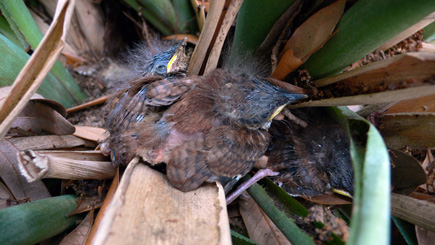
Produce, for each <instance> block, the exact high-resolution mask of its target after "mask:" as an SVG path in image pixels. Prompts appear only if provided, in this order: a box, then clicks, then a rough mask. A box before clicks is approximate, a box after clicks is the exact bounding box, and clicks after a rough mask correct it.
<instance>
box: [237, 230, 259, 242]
mask: <svg viewBox="0 0 435 245" xmlns="http://www.w3.org/2000/svg"><path fill="white" fill-rule="evenodd" d="M231 240H232V242H233V244H234V245H254V244H257V243H256V242H254V241H252V240H251V239H249V238H247V237H245V236H243V235H241V234H239V233H237V232H235V231H233V230H231Z"/></svg>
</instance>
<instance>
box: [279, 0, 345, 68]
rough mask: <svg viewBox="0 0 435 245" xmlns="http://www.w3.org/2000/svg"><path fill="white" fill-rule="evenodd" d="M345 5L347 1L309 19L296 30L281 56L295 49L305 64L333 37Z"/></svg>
mask: <svg viewBox="0 0 435 245" xmlns="http://www.w3.org/2000/svg"><path fill="white" fill-rule="evenodd" d="M345 4H346V1H345V0H339V1H336V2H335V3H333V4H331V5H329V6H327V7H325V8H323V9H321V10H319V11H318V12H317V13H315V14H314V15H312V16H311V17H310V18H308V19H307V20H306V21H305V22H304V23H302V25H301V26H299V27H298V29H296V31H295V32H294V34H293V35H292V37H291V38H290V39H289V40H288V42H287V44H286V45H285V47H284V49H283V51H282V52H281V55H280V56H283V55H284V52H286V51H287V50H289V49H293V50H294V55H295V56H296V57H298V58H300V59H301V60H303V61H304V62H305V61H306V60H307V59H308V57H309V55H310V54H312V53H314V52H315V51H316V50H318V49H319V48H321V47H322V45H323V44H324V43H325V42H326V41H327V40H328V39H329V38H330V37H331V34H332V31H333V30H334V28H335V26H336V25H337V23H338V21H339V20H340V18H341V15H342V14H343V11H344V5H345Z"/></svg>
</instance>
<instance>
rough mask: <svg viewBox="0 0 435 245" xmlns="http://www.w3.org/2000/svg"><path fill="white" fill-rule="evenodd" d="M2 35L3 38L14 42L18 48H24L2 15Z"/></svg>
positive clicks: (0, 20) (0, 28)
mask: <svg viewBox="0 0 435 245" xmlns="http://www.w3.org/2000/svg"><path fill="white" fill-rule="evenodd" d="M0 33H1V34H3V36H5V37H6V38H7V39H9V40H10V41H12V42H13V43H14V44H15V45H17V46H18V47H22V45H21V43H20V41H19V40H18V39H17V37H16V36H15V33H14V32H13V31H12V29H11V28H10V26H9V23H8V21H7V20H6V19H5V18H4V17H3V16H1V15H0ZM23 50H24V48H23Z"/></svg>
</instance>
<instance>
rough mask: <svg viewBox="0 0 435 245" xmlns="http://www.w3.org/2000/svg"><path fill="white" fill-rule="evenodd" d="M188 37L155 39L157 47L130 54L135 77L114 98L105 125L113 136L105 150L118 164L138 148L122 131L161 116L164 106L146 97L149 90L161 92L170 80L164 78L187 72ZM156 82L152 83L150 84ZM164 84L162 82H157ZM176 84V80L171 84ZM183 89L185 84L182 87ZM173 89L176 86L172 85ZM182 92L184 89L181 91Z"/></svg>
mask: <svg viewBox="0 0 435 245" xmlns="http://www.w3.org/2000/svg"><path fill="white" fill-rule="evenodd" d="M185 48H186V39H183V40H182V41H181V42H179V43H177V44H175V45H172V46H169V47H168V46H165V45H163V44H162V43H157V42H156V43H155V44H154V48H151V47H146V48H144V47H138V48H136V49H134V50H132V51H130V54H129V55H128V59H129V61H128V66H129V70H130V71H131V73H133V75H131V74H129V75H130V76H132V77H133V80H132V81H130V82H129V84H130V85H129V88H128V90H127V91H123V92H122V93H120V94H118V95H117V97H116V98H115V101H116V102H115V103H114V104H113V105H112V107H113V108H112V109H111V111H110V113H109V115H108V117H107V120H106V128H107V129H108V130H109V132H110V137H109V138H108V139H107V140H106V141H105V142H104V143H103V144H102V147H101V148H102V151H103V152H104V153H106V154H110V155H111V157H112V162H113V164H114V165H115V166H118V165H119V164H127V163H128V162H129V161H130V160H131V159H132V158H133V157H134V151H135V148H132V149H130V148H129V146H128V145H126V144H125V143H124V142H122V140H120V138H121V135H122V134H123V133H124V132H125V131H126V130H129V129H131V130H134V128H135V127H137V123H138V122H140V121H141V120H144V119H146V120H148V121H157V120H159V119H160V117H161V113H160V111H161V109H159V108H156V107H154V106H152V105H151V104H150V103H148V101H147V99H148V98H147V94H155V93H160V92H161V91H155V89H156V87H157V89H160V88H161V87H162V86H163V87H164V84H165V83H167V82H168V80H165V78H181V77H185V76H186V69H187V62H188V60H187V57H186V55H185ZM150 84H153V86H152V87H150V86H149V85H150ZM157 84H161V85H162V86H156V85H157ZM171 85H172V87H176V84H175V85H174V84H171ZM180 89H181V90H183V89H185V88H180ZM172 90H174V88H172ZM178 92H179V93H180V94H181V93H182V92H183V91H178Z"/></svg>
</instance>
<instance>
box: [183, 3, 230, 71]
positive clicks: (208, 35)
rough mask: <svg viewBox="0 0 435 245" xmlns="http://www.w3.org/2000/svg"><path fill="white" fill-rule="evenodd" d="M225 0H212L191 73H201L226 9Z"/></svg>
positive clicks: (191, 60) (190, 65)
mask: <svg viewBox="0 0 435 245" xmlns="http://www.w3.org/2000/svg"><path fill="white" fill-rule="evenodd" d="M224 5H225V1H211V2H210V9H209V12H208V14H207V18H206V20H205V24H204V28H203V30H202V31H201V35H200V36H199V41H198V45H196V47H195V50H194V51H193V54H192V58H191V59H190V63H189V70H188V72H189V75H199V73H200V71H201V68H202V66H203V64H204V63H205V62H206V60H205V59H206V58H207V57H206V56H207V51H208V50H209V48H210V46H211V42H212V39H213V37H214V36H215V32H216V30H217V28H218V23H219V20H220V18H221V14H222V11H223V9H224Z"/></svg>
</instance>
